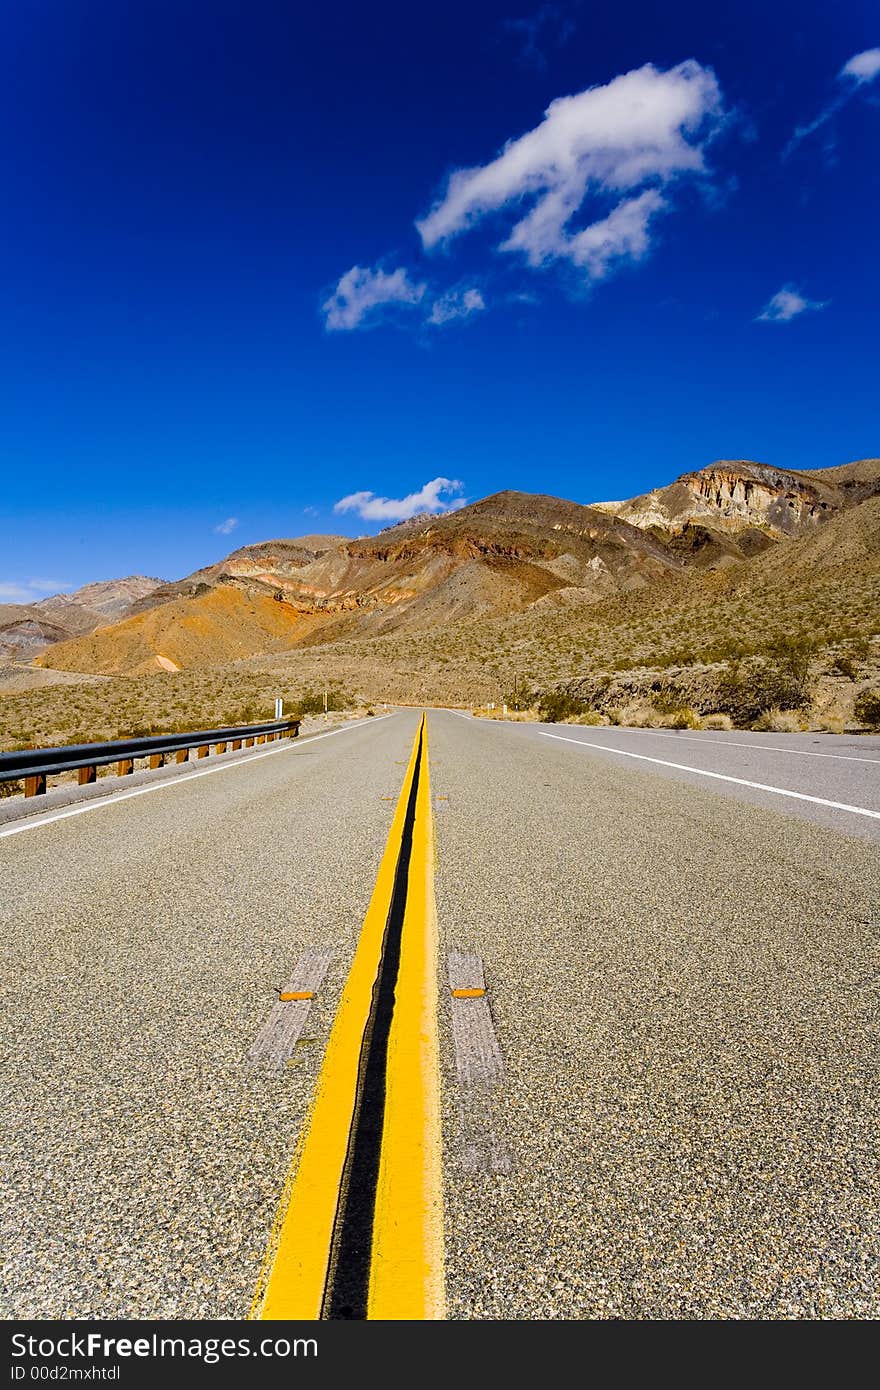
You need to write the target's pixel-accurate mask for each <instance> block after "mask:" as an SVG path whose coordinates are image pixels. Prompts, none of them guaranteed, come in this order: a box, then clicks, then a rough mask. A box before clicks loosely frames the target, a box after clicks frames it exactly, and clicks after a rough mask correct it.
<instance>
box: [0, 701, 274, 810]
mask: <svg viewBox="0 0 880 1390" xmlns="http://www.w3.org/2000/svg"><path fill="white" fill-rule="evenodd" d="M299 725H300V721H299V720H298V719H275V720H272V721H271V723H268V724H239V725H236V726H235V727H234V728H227V729H202V730H200V731H199V732H198V733H189V734H158V735H156V736H155V737H148V738H123V739H116V740H114V741H113V742H111V743H74V744H67V745H62V746H60V747H57V748H25V749H22V750H20V751H19V752H16V753H0V782H10V781H12V780H17V779H19V778H24V794H25V796H41V795H42V794H43V793H44V792H45V790H46V778H47V777H51V776H52V775H53V774H54V773H58V772H78V773H79V779H78V780H79V785H80V786H81V787H83V786H87V785H88V784H89V783H90V782H94V781H96V780H97V776H98V768H99V767H106V766H107V765H108V764H110V763H116V764H117V767H116V771H117V775H118V776H120V777H125V776H127V775H128V774H129V773H131V772H133V771H134V762H135V759H136V758H148V759H149V763H150V767H151V768H156V767H163V766H164V763H165V759H166V758H167V757H169V756H170V755H171V754H172V753H173V754H174V755H175V757H176V761H177V762H179V763H185V762H186V761H187V759H188V758H189V753H190V749H191V748H195V749H197V753H196V757H198V758H204V757H207V755H208V752H209V751H210V748H211V745H212V744H213V745H214V749H215V752H217V753H225V752H226V749H227V747H229V748H231V749H232V750H233V751H236V750H237V749H239V748H241V747H242V746H244V747H245V748H251V747H253V745H254V744H255V743H271V742H273V741H274V740H275V739H278V738H285V737H286V736H287V735H288V734H290V735H292V736H293V737H294V738H296V736H297V734H298V733H299Z"/></svg>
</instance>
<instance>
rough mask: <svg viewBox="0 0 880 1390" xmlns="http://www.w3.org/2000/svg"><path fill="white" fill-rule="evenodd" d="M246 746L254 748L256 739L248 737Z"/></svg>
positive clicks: (245, 742)
mask: <svg viewBox="0 0 880 1390" xmlns="http://www.w3.org/2000/svg"><path fill="white" fill-rule="evenodd" d="M244 746H245V748H253V746H254V741H253V739H252V738H246V739H245V741H244Z"/></svg>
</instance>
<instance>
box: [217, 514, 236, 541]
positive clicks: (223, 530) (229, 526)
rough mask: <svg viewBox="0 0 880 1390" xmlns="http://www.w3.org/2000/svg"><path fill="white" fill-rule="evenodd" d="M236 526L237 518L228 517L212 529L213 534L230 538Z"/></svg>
mask: <svg viewBox="0 0 880 1390" xmlns="http://www.w3.org/2000/svg"><path fill="white" fill-rule="evenodd" d="M237 525H238V517H237V516H228V517H227V518H226V520H225V521H221V522H219V524H218V525H217V526H215V527H214V532H215V534H216V535H218V536H230V535H231V534H232V532H233V531H234V530H235V528H236V526H237Z"/></svg>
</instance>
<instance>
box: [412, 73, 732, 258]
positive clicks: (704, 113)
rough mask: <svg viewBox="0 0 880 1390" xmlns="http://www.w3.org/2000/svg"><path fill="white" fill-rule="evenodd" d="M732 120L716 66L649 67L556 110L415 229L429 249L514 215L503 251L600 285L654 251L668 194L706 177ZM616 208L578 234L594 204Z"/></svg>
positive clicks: (454, 186)
mask: <svg viewBox="0 0 880 1390" xmlns="http://www.w3.org/2000/svg"><path fill="white" fill-rule="evenodd" d="M723 121H724V109H723V102H722V96H721V90H720V88H719V85H718V81H717V79H716V77H715V74H714V73H713V72H712V71H711V69H709V68H704V67H701V65H700V64H699V63H697V62H694V61H693V60H690V61H688V62H684V63H679V65H678V66H677V67H674V68H670V69H669V70H668V71H665V72H664V71H661V70H659V69H658V68H656V67H654V66H653V64H651V63H647V64H646V65H645V66H644V67H641V68H637V69H634V70H633V71H632V72H628V73H625V74H623V75H622V76H620V77H615V78H614V79H613V80H612V81H611V82H608V83H606V84H605V85H604V86H598V87H590V88H588V89H587V90H586V91H583V92H580V93H578V94H577V96H571V97H560V98H558V99H557V100H556V101H553V102H551V103H550V106H549V107H548V108H547V111H546V112H545V115H544V119H543V121H542V122H541V124H540V125H538V126H536V127H535V128H534V129H533V130H530V131H528V132H527V133H526V134H525V135H521V136H520V137H519V138H518V139H515V140H511V141H510V142H509V143H508V144H507V145H506V146H505V147H504V149H503V150H502V152H501V154H499V155H498V157H497V158H496V159H493V160H491V161H490V162H489V163H488V164H483V165H479V166H477V167H475V168H472V169H458V170H456V172H455V173H453V174H452V175H451V177H450V178H449V180H448V182H447V185H446V188H445V190H444V192H443V195H442V197H441V198H440V199H439V200H438V201H437V202H436V203H435V204H434V206H433V208H432V209H431V211H430V212H429V213H428V214H427V216H425V217H423V218H422V219H421V220H419V221H417V223H416V226H417V227H418V230H419V232H420V234H421V238H422V242H423V244H424V246H425V247H426V248H427V249H430V248H432V247H436V246H441V245H448V243H449V242H450V241H451V240H452V239H453V238H455V237H458V236H460V235H461V234H462V233H463V232H466V231H467V230H468V229H469V228H471V227H473V226H475V225H476V224H477V223H479V222H481V221H482V220H483V219H484V218H486V217H488V216H490V215H492V214H499V213H501V212H503V211H504V210H513V211H514V212H515V215H516V218H517V219H518V220H516V221H515V222H514V225H513V227H512V229H511V230H510V231H509V232H508V234H507V236H506V237H505V239H504V240H503V241H502V242H501V244H500V246H499V250H501V251H507V252H519V253H520V254H521V255H522V256H524V257H525V260H526V262H527V263H528V264H529V265H530V266H532V267H534V268H538V267H541V266H545V265H547V264H549V263H550V262H553V261H559V260H566V261H569V262H571V263H572V264H573V265H574V266H576V267H578V268H579V269H580V270H582V271H583V272H584V273H585V276H586V278H587V279H588V280H599V279H602V278H604V276H606V275H607V274H608V273H609V271H610V270H611V268H612V266H613V265H614V264H615V263H617V262H620V261H624V260H639V259H640V258H641V257H642V256H644V255H645V254H646V252H647V251H648V249H649V247H650V241H651V238H650V234H649V229H650V223H651V221H652V219H653V218H654V217H655V216H656V215H657V214H658V213H659V212H661V211H663V210H665V209H667V208H668V207H669V206H670V202H669V198H668V196H667V191H668V190H669V189H670V188H671V186H672V185H673V184H674V183H675V182H676V181H678V180H680V179H681V178H683V177H685V176H690V177H700V176H704V175H705V174H706V162H705V157H704V151H705V147H706V144H707V143H708V141H709V140H710V139H711V138H712V136H713V135H715V134H716V133H717V131H718V129H719V128H720V126H721V124H722V122H723ZM661 190H664V191H663V192H661ZM609 200H611V201H612V203H613V206H612V208H611V210H610V211H609V212H605V211H604V210H603V215H602V216H601V217H597V218H596V219H595V220H594V221H592V222H590V223H589V224H588V225H587V226H586V227H585V228H583V230H581V231H573V230H571V225H570V224H571V222H572V220H573V219H574V217H575V215H576V214H577V213H579V212H580V211H581V210H582V209H583V207H584V205H585V204H587V203H588V202H590V203H591V205H592V208H593V209H595V210H596V211H599V210H600V209H604V208H607V206H608V202H609ZM524 203H526V204H527V205H529V210H528V212H527V213H526V214H525V216H522V215H521V214H522V207H523V204H524Z"/></svg>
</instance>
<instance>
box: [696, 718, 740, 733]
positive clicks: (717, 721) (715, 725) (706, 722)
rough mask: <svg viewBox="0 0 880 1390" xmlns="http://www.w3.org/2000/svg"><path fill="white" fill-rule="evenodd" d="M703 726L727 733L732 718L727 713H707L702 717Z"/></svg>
mask: <svg viewBox="0 0 880 1390" xmlns="http://www.w3.org/2000/svg"><path fill="white" fill-rule="evenodd" d="M703 728H704V729H712V730H714V731H715V732H716V733H721V732H725V733H727V732H729V731H730V730H731V729H732V728H733V720H732V719H731V717H730V715H729V714H707V715H704V717H703Z"/></svg>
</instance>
